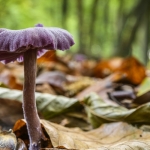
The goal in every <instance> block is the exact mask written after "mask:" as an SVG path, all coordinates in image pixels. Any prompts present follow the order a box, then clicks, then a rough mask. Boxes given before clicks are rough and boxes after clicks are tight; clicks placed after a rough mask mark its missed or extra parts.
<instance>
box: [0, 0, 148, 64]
mask: <svg viewBox="0 0 150 150" xmlns="http://www.w3.org/2000/svg"><path fill="white" fill-rule="evenodd" d="M0 10H1V13H0V28H10V29H21V28H27V27H33V26H34V25H35V24H37V23H42V24H43V25H44V26H52V27H54V26H55V27H60V28H64V29H66V30H68V31H69V32H70V33H71V34H72V35H73V37H74V39H75V43H76V44H75V45H74V46H73V47H72V48H71V50H70V51H67V53H68V52H69V53H72V54H76V53H81V54H85V55H87V56H88V57H92V58H96V59H100V58H110V57H114V56H121V57H126V56H130V55H133V56H135V57H137V58H138V59H139V60H140V61H141V62H143V63H145V64H146V62H148V60H149V54H150V49H149V46H150V1H149V0H134V1H133V0H132V1H129V0H74V1H71V0H45V1H43V0H25V1H20V0H0Z"/></svg>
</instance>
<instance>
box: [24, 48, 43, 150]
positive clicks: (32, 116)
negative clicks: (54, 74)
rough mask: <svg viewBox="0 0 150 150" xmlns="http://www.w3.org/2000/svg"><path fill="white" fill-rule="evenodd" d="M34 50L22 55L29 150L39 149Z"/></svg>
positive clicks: (39, 128)
mask: <svg viewBox="0 0 150 150" xmlns="http://www.w3.org/2000/svg"><path fill="white" fill-rule="evenodd" d="M36 57H37V51H36V50H28V51H26V52H25V53H24V88H23V112H24V118H25V120H26V124H27V130H28V135H29V140H30V147H29V149H30V150H38V149H40V140H41V124H40V119H39V116H38V113H37V107H36V101H35V78H36Z"/></svg>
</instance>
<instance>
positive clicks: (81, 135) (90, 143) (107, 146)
mask: <svg viewBox="0 0 150 150" xmlns="http://www.w3.org/2000/svg"><path fill="white" fill-rule="evenodd" d="M41 124H42V127H43V128H44V130H45V131H46V133H47V135H48V137H49V140H50V141H51V144H52V147H53V148H64V149H65V148H66V149H79V150H82V149H94V150H95V149H98V150H123V149H125V150H131V149H134V150H136V149H137V150H138V149H141V150H149V149H150V140H149V139H150V133H149V132H145V131H143V130H141V129H138V128H136V127H133V126H132V125H129V124H127V123H123V122H118V123H110V124H103V125H102V126H100V127H99V128H97V129H95V130H92V131H88V132H83V131H82V130H80V129H79V128H66V127H63V126H61V125H58V124H55V123H52V122H49V121H46V120H41ZM25 125H26V124H25V122H24V120H19V121H17V122H16V124H15V125H14V128H13V130H14V132H15V133H18V132H20V133H21V129H22V128H23V126H25ZM22 136H23V135H21V134H20V135H19V138H21V137H22Z"/></svg>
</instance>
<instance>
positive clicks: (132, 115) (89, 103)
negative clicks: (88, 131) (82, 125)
mask: <svg viewBox="0 0 150 150" xmlns="http://www.w3.org/2000/svg"><path fill="white" fill-rule="evenodd" d="M82 102H83V105H84V106H85V109H86V111H87V114H88V118H89V121H90V123H91V124H92V125H93V127H95V128H96V127H99V126H100V125H101V124H103V123H107V122H117V121H124V122H129V123H136V124H138V123H150V120H149V118H148V117H145V116H149V115H150V103H146V104H144V105H141V106H139V107H138V108H136V109H130V110H129V109H126V108H125V107H122V106H112V105H110V104H108V103H106V102H104V101H103V100H102V99H101V98H100V97H99V96H98V95H97V94H95V93H92V94H90V95H89V96H87V97H86V98H85V99H83V101H82Z"/></svg>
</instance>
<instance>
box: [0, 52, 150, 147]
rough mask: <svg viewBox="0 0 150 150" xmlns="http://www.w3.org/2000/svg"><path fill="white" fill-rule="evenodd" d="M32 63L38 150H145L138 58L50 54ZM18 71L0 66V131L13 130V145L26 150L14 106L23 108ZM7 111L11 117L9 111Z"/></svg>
mask: <svg viewBox="0 0 150 150" xmlns="http://www.w3.org/2000/svg"><path fill="white" fill-rule="evenodd" d="M49 58H51V61H49V60H50V59H49ZM126 62H128V63H126ZM37 63H38V69H37V80H36V83H37V84H36V91H37V93H36V101H37V107H38V112H39V114H40V118H42V120H41V124H42V126H43V135H44V137H45V138H43V141H42V146H43V149H44V148H45V149H46V148H49V149H51V148H53V149H62V148H65V149H100V150H105V149H108V150H109V149H110V150H114V149H115V150H117V149H118V150H123V149H127V150H128V149H129V150H130V149H135V150H136V149H144V150H148V149H150V140H149V136H150V135H149V131H150V130H149V124H150V121H149V118H148V117H147V116H149V115H150V110H149V108H150V107H149V106H150V104H149V94H148V93H149V86H148V85H149V84H148V83H149V79H148V78H149V77H148V76H147V74H146V71H147V70H146V68H145V67H144V66H143V65H142V64H141V63H140V62H139V61H138V60H137V59H135V58H134V57H129V58H125V59H123V58H114V59H109V60H100V61H99V62H98V61H96V60H90V59H87V57H83V56H82V57H81V56H80V55H77V56H76V57H72V56H69V55H67V56H66V57H60V56H58V55H57V54H56V52H55V51H49V52H48V53H46V54H45V55H44V56H43V57H41V58H40V59H39V60H38V61H37ZM18 70H19V71H18ZM21 70H22V63H15V64H8V65H7V66H3V65H2V67H1V70H0V82H1V84H0V85H1V87H0V98H1V105H0V107H1V109H0V114H1V118H0V126H1V127H2V130H5V129H8V128H13V130H14V133H15V134H16V136H17V137H16V139H19V140H18V143H19V141H20V140H22V142H23V143H25V144H26V146H27V145H28V142H29V139H28V135H27V131H26V130H25V122H24V120H20V119H22V112H21V111H19V108H18V107H17V105H18V106H19V105H21V103H22V91H21V90H22V81H23V76H22V73H23V72H22V71H21ZM16 72H17V73H16ZM137 72H138V74H137ZM38 92H40V93H38ZM2 102H3V103H4V105H3V103H2ZM17 103H18V104H17ZM8 104H11V105H8ZM4 106H5V107H4ZM7 106H8V107H7ZM11 108H14V109H15V110H16V112H15V111H14V112H13V113H12V112H10V111H9V109H11ZM4 109H5V110H6V111H4V112H3V113H2V110H4ZM8 114H10V118H9V119H8V118H7V117H5V116H6V115H7V116H8ZM13 115H14V116H15V117H13ZM12 118H14V119H12ZM43 119H46V120H43ZM6 122H7V123H6ZM14 124H15V125H14ZM13 125H14V127H13ZM144 126H145V127H144ZM94 128H95V129H94ZM44 140H45V141H44ZM21 145H24V144H21ZM24 148H25V147H24V146H23V148H22V149H24Z"/></svg>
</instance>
